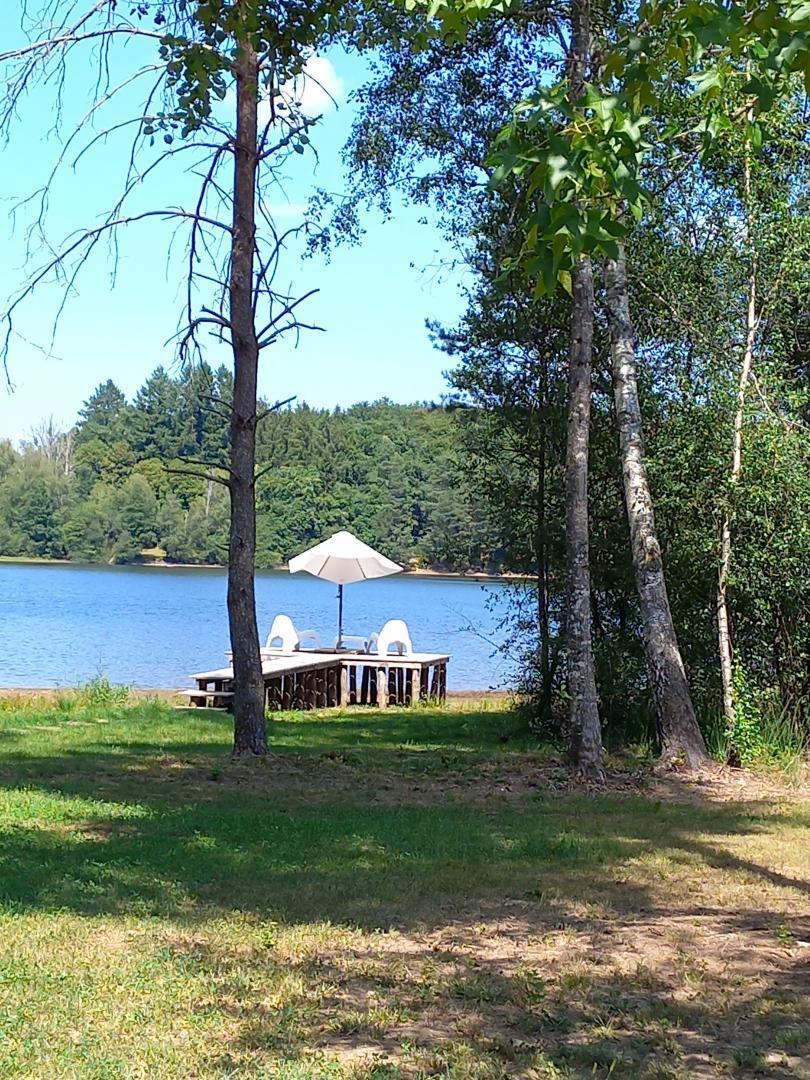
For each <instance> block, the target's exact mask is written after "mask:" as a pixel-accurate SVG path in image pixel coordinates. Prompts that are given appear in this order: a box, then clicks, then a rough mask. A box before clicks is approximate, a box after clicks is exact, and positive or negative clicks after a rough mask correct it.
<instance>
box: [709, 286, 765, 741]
mask: <svg viewBox="0 0 810 1080" xmlns="http://www.w3.org/2000/svg"><path fill="white" fill-rule="evenodd" d="M745 324H746V325H745V351H744V352H743V362H742V367H741V368H740V381H739V385H738V387H737V408H736V409H735V411H734V435H733V438H732V452H731V473H730V475H729V480H730V482H731V491H730V498H733V492H734V489H735V488H736V487H737V484H738V483H739V481H740V474H741V473H742V428H743V414H744V412H745V393H746V390H747V389H748V382H749V380H750V378H751V369H752V367H753V364H754V341H755V338H756V333H757V278H756V269H755V267H754V266H752V267H751V273H750V275H749V278H748V305H747V309H746V320H745ZM730 570H731V509H730V508H729V509H727V510H726V512H725V513H724V515H723V520H722V523H721V525H720V564H719V566H718V569H717V644H718V649H719V652H720V676H721V679H722V683H723V716H724V718H725V721H726V730H727V731H729V732H730V731H731V730H732V729H733V727H734V663H733V655H732V648H731V619H730V617H729V610H728V577H729V572H730Z"/></svg>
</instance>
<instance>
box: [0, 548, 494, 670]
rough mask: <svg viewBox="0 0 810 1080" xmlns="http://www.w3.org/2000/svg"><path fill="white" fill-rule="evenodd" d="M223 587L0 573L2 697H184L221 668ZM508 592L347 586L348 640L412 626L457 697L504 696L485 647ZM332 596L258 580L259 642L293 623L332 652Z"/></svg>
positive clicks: (108, 570)
mask: <svg viewBox="0 0 810 1080" xmlns="http://www.w3.org/2000/svg"><path fill="white" fill-rule="evenodd" d="M225 587H226V576H225V571H224V570H219V569H185V568H183V569H180V568H171V569H164V568H161V567H123V566H122V567H117V566H116V567H108V566H72V565H65V566H52V565H23V564H16V563H0V686H17V687H46V686H72V685H75V684H76V683H80V682H85V681H86V680H88V679H92V678H94V677H95V676H99V675H106V676H107V678H109V679H110V680H112V681H113V682H119V683H126V684H127V685H130V686H136V687H145V688H163V687H177V686H184V685H187V680H186V676H187V675H188V674H189V673H190V672H193V671H201V670H205V669H207V668H212V667H218V666H219V665H220V664H222V663H224V660H225V658H224V653H225V651H226V650H227V648H228V626H227V620H226V614H225ZM502 588H503V586H501V585H498V584H497V583H487V585H486V586H482V585H481V583H480V582H476V581H470V580H460V579H454V578H414V577H392V578H383V579H381V580H379V581H366V582H362V583H359V584H357V585H348V586H346V590H345V615H344V632H345V633H347V634H362V635H367V634H369V633H370V632H371V631H373V630H379V628H380V627H381V626H382V624H383V623H384V622H385V621H386V619H392V618H398V619H404V620H405V621H406V622H407V623H408V625H409V627H410V629H411V637H412V639H413V643H414V648H416V649H418V650H420V651H424V652H447V653H450V654H451V656H452V660H451V662H450V667H449V669H448V685H449V686H450V688H451V689H456V690H469V689H476V690H477V689H484V688H487V687H491V686H497V685H500V683H501V682H502V679H503V670H502V666H501V663H500V661H499V660H498V659H497V658H493V656H492V646H491V645H489V644H488V643H487V642H486V641H485V640H483V636H491V635H492V634H493V632H494V624H495V622H496V618H495V616H494V615H493V614H491V613H490V611H489V610H488V608H487V595H488V594H490V593H492V592H493V591H494V592H498V591H499V590H501V589H502ZM336 592H337V589H336V586H334V585H331V584H330V583H329V582H325V581H319V580H318V579H317V578H313V577H310V576H309V575H308V574H298V575H296V576H291V575H290V574H288V573H287V572H286V571H273V572H267V573H261V574H259V575H258V576H257V580H256V603H257V609H258V614H259V633H260V634H261V636H262V640H264V638H265V637H266V635H267V632H268V630H269V628H270V623H271V622H272V619H273V616H274V615H275V614H276V613H277V612H286V613H287V614H288V615H290V616H291V617H292V619H293V622H294V623H295V624H296V626H298V627H299V629H302V630H304V629H313V630H317V631H318V632H319V634H320V635H321V641H322V642H323V643H324V644H332V643H333V641H334V637H335V633H336V625H335V624H336V621H337V601H336V598H335V597H336ZM470 627H474V628H475V629H476V631H478V632H477V633H476V632H474V631H473V630H471V629H470ZM479 635H483V636H479Z"/></svg>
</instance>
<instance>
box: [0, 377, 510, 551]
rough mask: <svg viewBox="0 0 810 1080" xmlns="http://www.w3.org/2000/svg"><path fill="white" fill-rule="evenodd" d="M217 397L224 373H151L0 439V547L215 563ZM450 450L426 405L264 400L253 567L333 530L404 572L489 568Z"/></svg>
mask: <svg viewBox="0 0 810 1080" xmlns="http://www.w3.org/2000/svg"><path fill="white" fill-rule="evenodd" d="M230 392H231V376H230V373H229V372H228V370H227V369H225V368H221V369H220V370H218V371H216V372H214V371H211V370H210V369H209V368H207V367H206V366H205V365H202V366H199V367H196V368H193V369H191V370H189V371H188V372H186V373H185V374H181V375H178V376H177V377H173V376H172V375H170V374H168V373H167V372H166V371H165V370H164V369H163V368H158V369H156V370H155V371H154V372H153V373H152V374H151V375H150V376H149V378H148V379H147V380H146V381H145V383H144V385H143V386H142V387H141V388H140V390H139V391H138V392H137V394H136V395H135V397H134V399H133V400H132V401H131V402H128V401H127V400H126V398H125V397H124V395H123V394H122V392H121V391H120V390H119V389H118V387H117V386H116V385H115V383H114V382H113V381H112V380H109V381H108V382H106V383H105V384H103V385H102V386H99V387H98V388H97V389H96V390H95V392H94V393H93V394H92V395H91V396H90V397H89V398H88V400H87V401H86V403H85V405H84V408H83V409H82V410H81V414H80V416H79V418H78V420H77V423H76V424H75V426H73V427H72V428H70V429H68V430H62V429H60V428H58V427H57V426H56V425H55V424H54V422H53V421H47V422H44V423H42V424H41V425H39V427H38V428H37V429H36V430H35V431H32V432H31V433H30V436H29V438H28V439H26V440H25V441H24V442H23V444H22V445H21V446H20V447H19V448H14V447H13V446H12V445H11V444H10V443H9V442H8V441H6V442H4V443H0V555H2V556H11V557H15V556H16V557H21V558H48V559H57V560H64V559H70V560H74V561H77V562H87V563H94V562H95V563H130V562H133V561H143V560H144V559H146V560H149V561H154V560H156V559H157V560H161V561H166V562H168V563H178V564H186V565H187V564H192V565H194V564H199V565H206V564H210V565H224V564H225V562H226V561H227V524H228V505H227V491H226V489H225V487H224V486H223V485H222V484H221V483H219V482H218V481H220V480H222V479H223V478H224V477H225V476H226V475H227V473H226V461H227V443H228V428H227V423H226V422H225V420H224V419H223V414H222V412H221V410H219V409H218V407H217V402H221V401H224V400H227V397H228V395H229V394H230ZM461 453H462V446H461V440H460V429H459V424H458V421H457V419H456V418H455V416H454V410H453V409H451V408H446V407H442V406H439V405H433V404H419V405H395V404H393V403H391V402H387V401H381V402H376V403H372V404H359V405H355V406H353V407H351V408H348V409H335V410H333V411H327V410H318V409H311V408H309V407H307V406H306V405H300V406H297V407H291V408H284V409H281V410H277V411H273V410H268V413H267V415H266V417H265V418H264V420H263V421H262V423H261V424H260V425H259V436H258V451H257V457H258V463H259V473H260V479H259V481H258V484H257V520H258V544H257V549H258V556H257V564H258V566H259V567H260V568H262V569H268V568H273V567H276V566H280V565H283V564H284V563H286V562H287V561H288V560H289V559H290V558H291V557H292V556H293V555H295V554H297V553H298V552H300V551H301V550H303V549H304V548H306V547H307V546H309V545H311V544H313V543H315V542H317V541H319V540H321V539H323V538H324V537H325V536H326V535H328V534H329V533H331V532H334V531H336V530H337V529H342V528H346V529H350V530H352V531H353V532H356V533H357V534H358V535H360V536H362V537H363V538H364V539H365V540H366V541H367V542H368V543H370V544H373V545H374V546H376V547H379V548H380V549H381V550H384V551H385V552H387V553H388V554H389V555H390V556H391V557H392V558H394V559H396V560H398V561H400V562H401V563H403V565H405V566H406V567H407V568H408V569H413V570H417V569H422V570H425V569H435V570H437V571H447V572H464V571H468V570H471V571H478V572H490V573H498V572H499V571H500V570H501V569H503V568H504V558H503V553H502V552H499V551H498V550H497V547H496V544H495V541H494V540H493V539H492V537H493V532H492V529H491V528H490V527H489V526H488V524H487V522H486V521H485V520H484V518H483V517H482V515H477V514H476V511H475V508H474V502H473V499H472V493H471V491H470V489H469V485H468V483H467V480H466V474H465V472H464V470H463V468H462V461H461ZM262 473H263V474H264V475H261V474H262Z"/></svg>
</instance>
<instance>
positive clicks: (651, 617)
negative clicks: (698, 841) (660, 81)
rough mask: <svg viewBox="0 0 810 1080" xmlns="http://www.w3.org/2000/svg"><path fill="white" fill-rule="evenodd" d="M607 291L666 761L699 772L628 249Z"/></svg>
mask: <svg viewBox="0 0 810 1080" xmlns="http://www.w3.org/2000/svg"><path fill="white" fill-rule="evenodd" d="M606 284H607V310H608V324H609V327H610V351H611V361H612V368H613V392H614V398H615V406H616V422H617V425H618V428H619V446H620V450H621V460H622V474H623V480H624V497H625V504H626V507H627V518H628V522H629V524H630V546H631V548H632V553H633V567H634V569H635V575H636V588H637V590H638V598H639V606H640V609H641V621H642V632H643V639H644V653H645V657H646V660H647V669H648V672H649V677H650V685H651V689H652V695H653V703H654V706H655V714H656V718H657V722H658V732H659V736H660V740H661V754H662V759H663V761H664V762H665V763H667V764H675V763H679V762H683V763H685V764H686V765H688V766H689V767H690V768H695V767H698V766H701V765H703V764H705V763H706V762H707V761H708V760H709V754H708V751H707V750H706V743H705V742H704V740H703V735H702V734H701V731H700V727H699V726H698V722H697V718H696V717H695V710H694V707H693V705H692V698H691V695H690V692H689V684H688V682H687V679H686V672H685V670H684V665H683V660H682V658H681V652H680V648H679V646H678V639H677V636H676V634H675V627H674V625H673V622H672V613H671V611H670V607H669V597H668V595H667V587H666V581H665V578H664V565H663V561H662V558H661V548H660V546H659V544H658V538H657V535H656V531H655V518H654V515H653V504H652V495H651V493H650V486H649V483H648V480H647V469H646V465H645V461H644V439H643V432H642V426H641V410H640V407H639V400H638V379H637V370H636V350H635V342H634V340H633V325H632V321H631V319H630V300H629V294H628V286H627V266H626V262H625V253H624V248H623V246H622V247H620V249H619V257H618V258H617V259H609V260H608V261H607V263H606Z"/></svg>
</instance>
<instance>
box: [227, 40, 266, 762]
mask: <svg viewBox="0 0 810 1080" xmlns="http://www.w3.org/2000/svg"><path fill="white" fill-rule="evenodd" d="M239 44H240V49H239V53H238V56H237V60H236V114H237V115H236V143H235V146H234V188H233V234H232V237H231V269H230V280H229V301H230V305H229V310H230V323H231V339H232V348H233V364H234V383H233V401H232V405H231V423H230V436H231V446H230V470H231V473H230V495H231V519H230V534H229V557H228V622H229V629H230V637H231V649H232V651H233V674H234V696H233V713H234V737H233V752H234V755H235V756H239V755H243V754H266V753H267V725H266V721H265V715H264V682H263V679H262V664H261V656H260V653H259V630H258V626H257V623H256V598H255V563H256V490H255V473H256V423H257V400H256V395H257V381H258V368H259V343H258V339H257V335H256V321H255V315H254V306H253V289H254V269H255V238H256V179H257V168H258V121H257V109H258V60H257V57H256V53H255V51H254V49H253V47H252V46H251V45H250V44H249V43H248V42H247V41H246V40H242V41H240V43H239Z"/></svg>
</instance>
